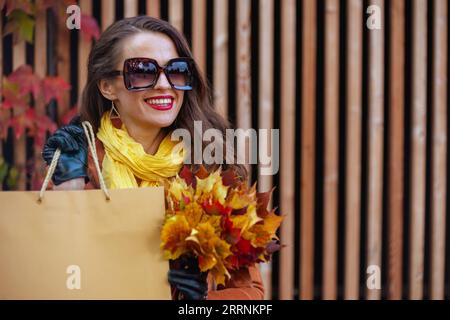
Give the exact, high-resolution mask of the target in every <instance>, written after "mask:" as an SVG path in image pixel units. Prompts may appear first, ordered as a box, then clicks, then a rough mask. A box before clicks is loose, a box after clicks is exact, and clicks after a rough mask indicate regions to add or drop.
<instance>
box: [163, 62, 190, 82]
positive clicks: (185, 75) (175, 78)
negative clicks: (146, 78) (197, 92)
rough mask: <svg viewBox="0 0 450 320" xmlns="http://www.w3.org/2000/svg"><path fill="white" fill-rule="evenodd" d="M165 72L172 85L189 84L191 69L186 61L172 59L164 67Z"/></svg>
mask: <svg viewBox="0 0 450 320" xmlns="http://www.w3.org/2000/svg"><path fill="white" fill-rule="evenodd" d="M166 73H167V75H168V77H169V78H170V81H171V82H172V84H173V85H174V86H180V87H183V86H188V85H190V77H191V71H190V70H189V64H188V63H187V62H186V61H174V62H172V63H171V64H170V65H168V66H167V68H166Z"/></svg>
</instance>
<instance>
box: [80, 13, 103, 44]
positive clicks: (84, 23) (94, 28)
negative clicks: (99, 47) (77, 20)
mask: <svg viewBox="0 0 450 320" xmlns="http://www.w3.org/2000/svg"><path fill="white" fill-rule="evenodd" d="M81 34H82V36H83V39H84V40H86V41H91V40H92V38H94V39H95V40H98V38H99V37H100V28H99V27H98V23H97V20H95V18H94V17H93V16H90V15H87V14H81Z"/></svg>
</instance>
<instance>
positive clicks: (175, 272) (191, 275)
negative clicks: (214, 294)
mask: <svg viewBox="0 0 450 320" xmlns="http://www.w3.org/2000/svg"><path fill="white" fill-rule="evenodd" d="M169 283H170V284H171V285H172V286H173V287H174V288H175V289H176V290H177V291H178V295H177V298H178V299H180V300H205V299H206V298H207V295H208V283H207V273H205V272H201V271H200V269H199V267H198V262H197V259H196V258H190V257H189V258H188V257H180V258H179V259H177V260H175V261H171V269H170V270H169Z"/></svg>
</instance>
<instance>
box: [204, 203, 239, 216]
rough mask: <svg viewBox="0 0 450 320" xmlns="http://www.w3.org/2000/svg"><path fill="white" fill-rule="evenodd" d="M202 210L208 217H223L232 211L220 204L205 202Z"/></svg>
mask: <svg viewBox="0 0 450 320" xmlns="http://www.w3.org/2000/svg"><path fill="white" fill-rule="evenodd" d="M202 208H203V210H205V212H206V213H207V214H209V215H219V214H220V215H223V216H228V215H229V214H230V213H231V210H232V209H231V208H230V207H224V206H223V205H222V204H220V202H219V201H214V202H208V201H205V202H203V204H202Z"/></svg>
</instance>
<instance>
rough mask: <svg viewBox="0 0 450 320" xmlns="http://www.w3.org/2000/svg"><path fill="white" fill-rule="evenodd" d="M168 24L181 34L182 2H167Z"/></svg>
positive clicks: (177, 0)
mask: <svg viewBox="0 0 450 320" xmlns="http://www.w3.org/2000/svg"><path fill="white" fill-rule="evenodd" d="M169 22H170V23H171V24H172V25H173V26H174V27H175V28H177V30H178V31H180V32H183V0H170V1H169Z"/></svg>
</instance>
